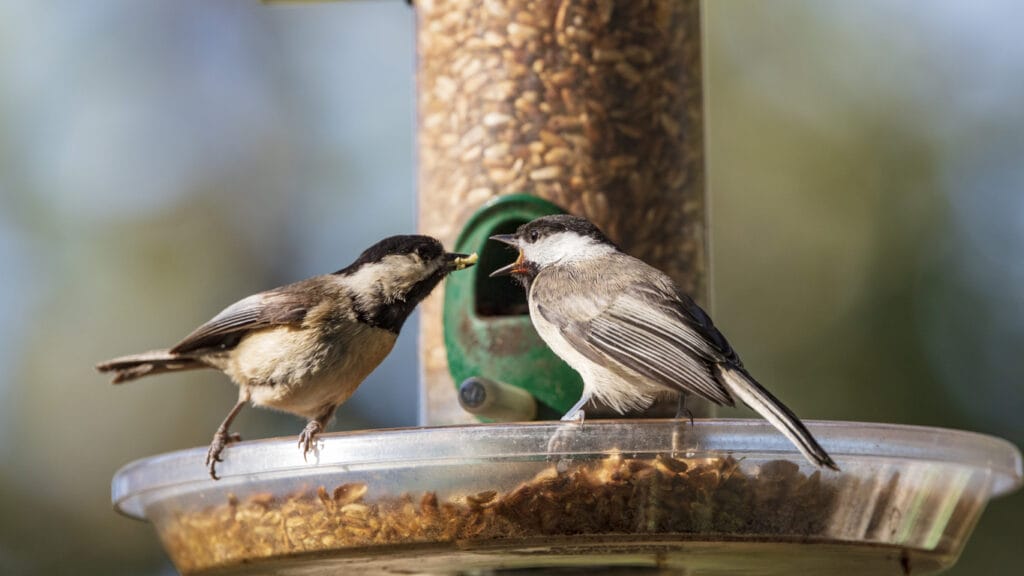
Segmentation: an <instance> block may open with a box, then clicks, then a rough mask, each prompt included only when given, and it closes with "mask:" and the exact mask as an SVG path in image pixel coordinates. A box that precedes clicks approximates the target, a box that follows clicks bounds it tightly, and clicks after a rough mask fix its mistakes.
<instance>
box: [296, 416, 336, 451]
mask: <svg viewBox="0 0 1024 576" xmlns="http://www.w3.org/2000/svg"><path fill="white" fill-rule="evenodd" d="M335 408H336V406H329V407H327V408H325V409H324V411H323V412H321V413H320V414H319V415H318V416H317V417H316V418H313V419H312V420H310V421H309V422H307V423H306V427H305V428H303V430H302V433H300V434H299V448H301V449H302V460H303V461H305V460H306V455H307V454H309V452H310V451H311V450H313V449H314V448H315V446H316V436H317V434H319V433H321V432H323V431H324V429H325V428H327V421H328V420H330V419H331V416H333V415H334V409H335Z"/></svg>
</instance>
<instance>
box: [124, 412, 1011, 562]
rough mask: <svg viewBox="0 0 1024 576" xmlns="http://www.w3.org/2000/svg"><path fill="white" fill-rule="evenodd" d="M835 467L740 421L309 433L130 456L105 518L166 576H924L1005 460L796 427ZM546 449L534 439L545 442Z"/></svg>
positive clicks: (946, 442)
mask: <svg viewBox="0 0 1024 576" xmlns="http://www.w3.org/2000/svg"><path fill="white" fill-rule="evenodd" d="M808 427H809V428H810V429H811V430H812V432H814V434H815V436H816V437H817V438H818V439H819V440H820V441H821V443H822V444H823V445H824V447H825V448H826V449H827V450H828V451H829V452H830V453H831V454H832V456H833V457H834V458H835V460H836V462H837V463H838V464H839V466H840V467H841V469H842V471H841V472H834V471H831V470H819V469H817V468H815V467H814V466H812V465H810V464H809V463H807V462H806V461H804V460H803V459H802V457H801V456H800V455H799V453H797V452H796V451H795V450H794V449H793V447H792V445H790V444H789V442H788V441H787V440H786V439H785V438H784V437H782V436H781V435H780V434H779V433H778V432H776V431H775V430H774V429H773V428H772V427H771V426H770V425H768V424H767V423H765V422H762V421H759V420H726V419H721V420H697V421H695V422H694V424H692V425H690V424H689V423H688V422H686V421H682V422H679V421H673V420H602V421H587V422H586V423H584V424H583V425H582V426H579V425H575V424H571V423H570V424H560V423H527V424H493V425H488V424H483V425H474V426H456V427H442V428H408V429H395V430H381V431H371V432H353V433H338V434H327V435H324V436H323V437H322V440H321V442H320V444H319V447H318V451H317V452H316V453H315V454H311V455H310V458H309V461H308V462H306V461H304V460H303V458H302V455H301V454H300V452H299V450H298V449H297V447H296V444H295V439H294V438H282V439H273V440H262V441H255V442H244V443H240V444H235V445H231V446H229V447H228V448H227V450H226V451H225V453H224V462H223V463H222V464H220V465H219V467H218V474H219V475H220V476H221V478H222V479H221V480H219V481H213V480H211V479H210V478H209V476H208V475H207V473H206V468H205V466H203V458H204V457H205V453H206V450H205V448H196V449H191V450H184V451H180V452H174V453H170V454H165V455H161V456H155V457H152V458H147V459H144V460H139V461H137V462H134V463H131V464H129V465H127V466H125V467H124V468H123V469H121V470H120V471H119V472H118V473H117V475H116V476H115V477H114V480H113V501H114V505H115V507H116V508H117V509H118V510H119V511H121V512H122V513H124V514H126V515H129V516H132V517H135V518H143V519H146V520H149V521H151V522H152V523H153V525H154V526H155V527H156V530H157V533H158V534H159V536H160V539H161V541H162V542H163V545H164V548H165V549H166V550H167V553H168V554H169V555H170V557H171V559H172V560H173V562H174V563H175V565H176V566H177V567H178V569H179V570H180V571H181V572H182V573H185V574H200V573H202V574H234V573H245V574H302V575H314V574H321V573H322V574H335V573H341V572H342V571H343V572H344V573H368V574H374V573H379V574H394V573H402V574H457V573H462V572H474V573H478V572H480V571H484V572H486V571H490V570H515V569H530V568H545V569H547V572H546V573H550V572H557V571H560V570H564V571H566V572H567V573H584V572H580V570H581V569H584V570H585V572H586V573H590V572H591V571H592V570H593V568H595V567H601V568H606V569H609V570H611V571H613V572H615V571H618V573H630V574H638V573H644V572H645V571H650V572H651V573H673V572H675V573H686V574H689V573H695V572H696V573H701V574H744V573H758V574H792V573H798V572H800V571H806V572H814V571H816V570H820V569H823V568H824V567H825V566H827V567H828V569H829V571H830V572H831V573H832V574H834V575H839V574H886V573H889V574H906V573H913V574H925V573H930V572H936V571H939V570H941V569H944V568H946V567H948V566H950V565H952V564H953V563H954V562H955V561H956V558H957V556H958V555H959V554H960V551H961V549H962V548H963V545H964V543H965V541H966V540H967V537H968V536H969V535H970V532H971V530H972V529H973V527H974V525H975V523H976V521H977V519H978V517H979V516H980V515H981V512H982V510H983V509H984V507H985V505H986V503H987V502H988V501H989V499H990V498H992V497H993V496H998V495H1000V494H1005V493H1007V492H1010V491H1012V490H1014V489H1016V488H1018V487H1019V486H1020V483H1021V457H1020V453H1019V452H1018V451H1017V449H1016V448H1014V447H1013V446H1012V445H1010V444H1009V443H1007V442H1005V441H1003V440H1000V439H997V438H993V437H989V436H984V435H980V434H974V433H970V432H959V431H953V430H944V429H937V428H922V427H912V426H895V425H886V424H863V423H852V422H808ZM556 434H557V438H556V439H555V440H554V441H552V437H553V436H554V435H556Z"/></svg>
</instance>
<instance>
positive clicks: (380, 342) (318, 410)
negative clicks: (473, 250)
mask: <svg viewBox="0 0 1024 576" xmlns="http://www.w3.org/2000/svg"><path fill="white" fill-rule="evenodd" d="M476 260H477V257H476V254H473V255H470V256H467V255H465V254H452V253H446V252H445V250H444V247H443V246H441V243H440V242H438V241H437V240H435V239H433V238H431V237H429V236H392V237H390V238H385V239H384V240H381V241H380V242H378V243H376V244H374V245H373V246H371V247H370V248H368V249H367V250H366V251H365V252H363V253H362V254H361V255H360V256H359V258H357V259H356V261H355V262H353V263H352V264H350V265H349V266H347V267H345V268H342V269H341V270H338V271H337V272H335V273H333V274H326V275H323V276H315V277H313V278H309V279H306V280H302V281H300V282H296V283H294V284H288V285H287V286H282V287H280V288H275V289H273V290H268V291H266V292H260V293H259V294H254V295H252V296H249V297H248V298H243V299H242V300H239V301H238V302H236V303H234V304H232V305H231V306H228V307H227V308H225V309H224V310H223V311H221V313H220V314H217V315H216V316H214V317H213V319H211V320H210V321H209V322H207V323H206V324H203V325H202V326H200V327H199V328H196V330H195V331H193V332H192V333H191V334H189V335H188V336H186V337H185V339H184V340H182V341H181V342H179V343H178V344H177V345H176V346H174V347H173V348H171V349H167V350H155V351H152V352H146V353H143V354H136V355H132V356H124V357H121V358H115V359H113V360H110V361H108V362H103V363H102V364H99V365H98V366H96V369H97V370H99V371H100V372H113V373H114V379H113V383H114V384H118V383H121V382H127V381H130V380H135V379H136V378H141V377H143V376H149V375H152V374H160V373H163V372H176V371H179V370H193V369H196V368H215V369H217V370H220V371H221V372H224V373H225V374H227V375H228V376H229V377H230V378H231V380H232V381H234V383H235V384H237V385H238V387H239V394H238V403H237V404H235V407H234V408H232V409H231V412H229V413H228V415H227V418H225V419H224V422H222V423H221V425H220V427H219V428H217V432H216V433H214V435H213V441H212V442H211V443H210V449H209V451H208V452H207V454H206V465H207V467H208V468H209V471H210V476H211V477H212V478H213V479H214V480H216V479H217V475H216V471H215V466H216V464H217V462H220V461H221V459H220V454H221V452H222V451H223V450H224V447H225V446H227V445H228V444H230V443H232V442H237V441H239V440H241V438H240V437H239V436H238V435H237V434H230V433H229V432H228V427H230V426H231V421H232V420H234V418H235V416H237V415H238V412H239V411H240V410H241V409H242V407H243V406H245V404H246V403H247V402H251V403H252V404H253V405H255V406H266V407H270V408H275V409H277V410H282V411H284V412H289V413H292V414H295V415H297V416H301V417H303V418H306V419H308V420H309V422H308V423H307V424H306V428H305V429H304V430H303V431H302V433H301V434H300V435H299V447H300V448H301V449H302V454H303V456H305V455H306V454H307V453H308V452H309V451H310V450H311V449H312V447H313V445H314V439H315V438H316V435H317V434H318V433H320V432H321V431H323V430H324V427H325V426H326V425H327V423H328V421H329V420H330V419H331V417H332V416H333V415H334V411H335V409H336V408H337V407H338V406H340V405H341V404H342V403H344V402H345V401H346V400H348V398H349V397H350V396H351V395H352V393H353V392H355V390H356V388H357V387H359V384H361V383H362V381H363V379H364V378H366V376H367V375H369V374H370V372H372V371H373V370H374V369H375V368H376V367H377V365H378V364H380V363H381V361H382V360H384V357H385V356H387V355H388V353H389V352H391V348H392V346H394V344H395V339H396V338H398V333H399V331H400V330H401V329H402V324H403V323H404V322H405V319H406V318H408V317H409V314H410V313H412V311H413V309H414V308H415V307H416V305H417V304H419V303H420V301H421V300H423V299H424V298H425V297H426V296H427V295H428V294H430V292H431V290H433V289H434V287H435V286H437V284H438V283H439V282H441V280H443V279H444V278H445V276H447V275H448V274H449V273H450V272H453V271H455V270H461V269H463V268H466V267H469V266H472V265H473V264H474V263H476Z"/></svg>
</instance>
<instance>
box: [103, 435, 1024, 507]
mask: <svg viewBox="0 0 1024 576" xmlns="http://www.w3.org/2000/svg"><path fill="white" fill-rule="evenodd" d="M804 423H805V424H806V425H807V427H808V429H810V430H811V432H812V433H813V434H814V435H815V437H816V438H817V439H818V440H819V441H820V442H821V443H822V445H823V446H824V447H825V448H826V450H828V451H829V453H830V454H831V455H832V456H833V458H835V460H836V461H837V462H838V463H839V465H840V467H844V466H849V465H853V464H855V463H866V462H868V461H881V462H884V461H890V462H891V461H907V460H914V461H932V462H938V463H945V464H950V465H958V466H968V467H974V468H981V469H986V470H988V471H989V472H990V474H991V477H992V496H993V497H995V496H1000V495H1003V494H1007V493H1009V492H1012V491H1014V490H1016V489H1017V488H1019V487H1020V486H1021V482H1022V462H1021V453H1020V451H1019V450H1018V449H1017V448H1016V447H1015V446H1014V445H1013V444H1011V443H1009V442H1007V441H1006V440H1003V439H1001V438H996V437H994V436H989V435H986V434H980V433H976V432H968V431H962V430H952V429H948V428H937V427H928V426H911V425H902V424H885V423H869V422H848V421H821V420H805V421H804ZM573 425H574V424H572V423H561V422H524V423H500V424H467V425H456V426H427V427H408V428H389V429H374V430H361V431H347V432H334V433H329V434H323V435H321V436H320V438H319V442H318V450H317V452H316V453H315V454H311V455H310V457H309V461H308V462H306V461H304V460H303V457H302V454H301V452H300V450H298V449H297V448H296V445H295V438H294V437H283V438H269V439H263V440H254V441H248V442H242V443H238V444H232V445H231V446H230V447H229V448H228V449H227V450H226V451H225V453H224V462H222V463H221V465H220V466H219V467H218V476H219V477H220V480H218V481H213V480H212V479H210V477H209V476H208V475H207V473H206V467H205V466H204V465H203V460H204V458H205V456H206V448H205V447H202V448H190V449H186V450H179V451H176V452H169V453H165V454H160V455H157V456H151V457H148V458H143V459H139V460H135V461H133V462H131V463H129V464H126V465H125V466H123V467H122V468H121V469H120V470H118V471H117V473H116V474H115V475H114V478H113V480H112V483H111V500H112V502H113V505H114V508H115V509H116V510H117V511H118V512H120V513H122V514H125V515H127V516H131V517H134V518H140V519H141V518H143V517H145V508H146V502H147V501H148V500H150V497H151V496H154V495H155V493H164V492H176V491H179V490H181V491H189V490H194V489H196V488H197V487H199V486H201V485H202V484H206V485H208V486H209V487H210V488H224V487H230V486H231V485H234V484H239V485H241V484H244V483H246V482H250V481H252V480H254V479H259V480H266V479H271V478H275V477H292V478H294V477H301V476H314V475H321V474H325V473H330V472H332V471H348V470H351V469H380V468H386V467H398V466H408V465H411V464H418V463H419V464H421V463H431V464H441V463H458V462H469V463H473V462H480V461H483V460H500V459H525V458H544V457H548V456H550V455H559V456H561V457H566V458H572V457H583V458H595V457H603V456H611V455H615V454H622V455H631V454H638V453H642V454H648V455H650V454H654V453H666V454H668V453H671V452H672V444H671V440H672V432H673V431H674V430H676V429H677V427H681V430H682V434H683V436H682V438H683V445H682V447H683V451H684V452H685V453H686V456H687V457H688V458H707V457H718V456H724V455H731V456H732V457H734V458H737V459H741V458H744V457H753V456H757V457H770V458H774V459H779V458H783V459H790V460H792V461H793V462H795V463H798V464H800V465H801V466H810V464H807V463H806V462H805V461H804V460H803V458H802V456H800V454H799V453H798V452H797V451H796V449H795V448H794V447H793V446H792V444H790V443H789V441H788V440H787V439H786V438H785V437H784V436H782V435H781V434H780V433H779V432H778V431H776V430H775V429H774V428H773V427H772V426H771V425H770V424H769V423H767V422H765V421H763V420H757V419H740V418H710V419H696V420H694V421H693V424H692V425H691V424H690V423H689V421H687V420H679V421H677V420H672V419H652V420H641V419H619V420H587V421H586V422H585V423H584V424H583V426H582V428H579V429H577V430H576V431H575V434H574V436H573V442H572V443H571V444H570V445H569V447H568V448H566V449H562V450H559V451H558V452H554V453H549V452H548V450H547V442H548V440H549V439H550V437H551V435H552V434H554V433H555V432H556V431H557V430H558V429H560V428H564V427H566V426H573Z"/></svg>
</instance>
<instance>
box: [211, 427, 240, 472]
mask: <svg viewBox="0 0 1024 576" xmlns="http://www.w3.org/2000/svg"><path fill="white" fill-rule="evenodd" d="M241 441H242V436H241V434H237V433H231V432H228V431H227V429H225V428H218V429H217V431H216V432H214V434H213V440H212V441H211V442H210V448H209V449H208V450H207V451H206V468H207V470H209V471H210V478H213V479H214V480H219V478H217V470H216V468H217V462H223V461H224V460H222V459H221V457H220V455H221V452H224V448H226V447H227V445H228V444H234V443H235V442H241Z"/></svg>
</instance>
